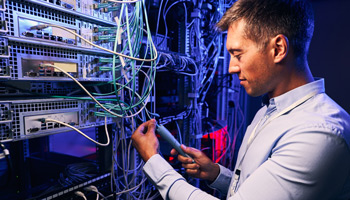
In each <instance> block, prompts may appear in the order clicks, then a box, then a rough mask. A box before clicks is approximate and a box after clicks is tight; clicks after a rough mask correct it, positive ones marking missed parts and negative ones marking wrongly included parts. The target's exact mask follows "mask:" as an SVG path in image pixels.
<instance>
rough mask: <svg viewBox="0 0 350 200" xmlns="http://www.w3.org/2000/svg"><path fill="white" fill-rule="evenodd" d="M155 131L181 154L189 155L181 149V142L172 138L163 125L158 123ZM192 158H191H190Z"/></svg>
mask: <svg viewBox="0 0 350 200" xmlns="http://www.w3.org/2000/svg"><path fill="white" fill-rule="evenodd" d="M156 131H157V133H158V134H159V135H160V136H162V138H163V139H164V140H166V141H167V142H168V143H170V144H171V146H173V147H174V149H176V151H177V152H178V153H179V154H181V155H182V156H185V157H189V158H191V157H190V156H189V155H187V154H186V153H185V152H184V151H183V150H182V149H181V144H180V143H179V142H178V141H177V140H176V139H175V138H174V136H173V135H172V134H171V133H170V132H169V131H168V129H166V128H165V127H164V126H163V125H158V124H157V129H156ZM192 160H193V159H192Z"/></svg>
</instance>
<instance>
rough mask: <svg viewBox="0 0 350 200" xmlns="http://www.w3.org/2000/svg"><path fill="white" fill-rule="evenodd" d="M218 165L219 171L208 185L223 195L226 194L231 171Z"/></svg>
mask: <svg viewBox="0 0 350 200" xmlns="http://www.w3.org/2000/svg"><path fill="white" fill-rule="evenodd" d="M218 165H219V164H218ZM219 167H220V173H219V175H218V177H217V178H216V179H215V180H214V182H212V183H211V184H210V185H209V187H211V188H213V189H216V190H218V191H219V192H221V193H222V194H224V195H227V191H228V189H229V186H230V182H231V179H232V174H233V172H232V171H231V170H229V169H227V168H226V167H223V166H222V165H219Z"/></svg>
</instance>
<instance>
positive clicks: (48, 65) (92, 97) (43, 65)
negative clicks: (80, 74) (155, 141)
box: [40, 64, 124, 117]
mask: <svg viewBox="0 0 350 200" xmlns="http://www.w3.org/2000/svg"><path fill="white" fill-rule="evenodd" d="M40 66H42V67H54V68H56V69H58V70H60V71H61V72H63V73H64V74H65V75H66V76H68V77H69V78H71V79H72V80H73V81H74V82H75V83H76V84H78V85H79V86H80V87H81V88H82V89H83V90H84V91H85V92H86V94H87V95H89V97H91V99H92V100H94V101H95V102H96V103H97V104H98V105H99V106H101V108H102V109H104V110H105V111H107V112H108V113H109V114H111V115H114V116H117V117H124V116H123V115H118V114H116V113H114V112H111V111H110V110H108V109H107V108H105V107H104V106H103V105H102V104H101V103H100V102H99V101H97V100H96V99H95V97H94V96H92V94H90V92H89V91H88V90H87V89H86V88H85V87H84V86H83V85H82V84H80V82H79V81H78V80H77V79H75V78H74V77H73V76H72V75H70V74H69V73H67V72H66V71H64V70H63V69H61V68H59V67H57V66H55V65H51V64H42V65H40Z"/></svg>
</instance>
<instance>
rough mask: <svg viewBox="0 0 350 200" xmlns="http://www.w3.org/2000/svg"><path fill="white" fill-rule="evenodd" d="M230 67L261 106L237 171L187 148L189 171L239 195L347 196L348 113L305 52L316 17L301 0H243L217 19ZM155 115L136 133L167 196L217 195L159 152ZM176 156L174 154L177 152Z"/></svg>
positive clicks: (310, 199) (280, 199)
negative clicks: (184, 174) (192, 182)
mask: <svg viewBox="0 0 350 200" xmlns="http://www.w3.org/2000/svg"><path fill="white" fill-rule="evenodd" d="M217 26H218V28H220V29H221V30H223V31H225V30H227V31H228V32H227V50H228V51H229V52H230V54H231V61H230V66H229V72H230V73H232V74H237V75H238V78H239V79H240V81H241V82H240V83H241V85H242V86H243V87H244V88H245V90H246V91H247V93H248V94H249V95H251V96H260V95H264V97H263V100H264V104H265V105H264V106H263V107H262V108H261V109H260V110H259V111H258V112H257V114H256V115H255V118H254V119H253V121H252V123H251V125H250V126H249V127H248V128H247V131H246V134H245V136H244V139H243V142H242V145H241V148H240V150H239V153H238V158H237V164H236V166H235V170H234V172H231V171H230V170H228V169H226V168H224V167H222V166H220V165H217V164H214V163H213V162H211V161H210V159H209V158H207V157H206V156H205V155H204V154H203V153H202V152H200V151H199V150H196V149H193V148H189V147H188V148H187V147H184V146H182V148H183V150H184V152H185V153H187V154H188V155H190V156H191V157H192V158H193V159H194V160H195V163H193V162H192V160H191V159H190V158H186V157H183V156H181V155H179V156H178V159H179V160H180V161H181V162H182V163H183V167H184V168H186V172H187V173H188V174H190V175H192V176H194V177H198V178H202V179H205V180H208V181H211V184H210V186H211V187H213V188H216V189H218V190H219V191H221V192H223V193H224V194H227V198H228V199H230V200H231V199H232V200H237V199H244V200H250V199H252V200H254V199H258V200H265V199H267V200H274V199H276V200H285V199H305V200H314V199H317V200H320V199H344V200H348V199H350V151H349V146H350V116H349V115H348V114H347V113H346V112H345V111H344V110H343V109H342V108H341V107H340V106H338V105H337V104H336V103H335V102H334V101H332V100H331V99H330V98H329V97H328V96H327V95H326V94H325V92H324V80H323V79H318V80H315V79H314V78H313V77H312V74H311V72H310V70H309V66H308V62H307V53H308V49H309V44H310V41H311V38H312V34H313V27H314V18H313V13H312V8H311V6H310V4H309V3H307V2H306V1H303V0H238V1H237V2H236V3H235V4H234V5H233V7H231V8H230V9H229V10H228V11H227V12H226V13H225V15H224V16H223V17H222V19H221V20H220V22H219V23H218V24H217ZM155 124H156V122H155V120H150V121H148V122H145V123H144V124H142V125H141V126H140V127H139V128H138V129H137V130H136V131H135V133H134V134H133V135H132V139H133V144H134V146H135V148H136V149H137V150H138V151H139V153H140V155H141V157H142V158H143V159H144V161H145V162H146V164H145V166H144V172H145V173H146V175H147V176H148V177H149V179H150V180H151V181H152V182H153V184H154V185H156V187H157V188H158V189H159V191H160V193H161V195H162V197H163V198H164V199H179V200H183V199H201V200H202V199H215V198H214V197H212V196H210V195H209V194H207V193H205V192H203V191H200V190H199V189H197V188H195V187H193V186H191V185H189V184H188V183H187V182H186V181H185V180H184V178H182V176H180V175H179V174H178V173H176V172H175V170H173V169H172V167H171V166H170V165H169V164H168V163H167V162H166V161H165V160H164V159H163V158H162V157H161V156H159V154H158V152H157V149H158V146H159V144H158V140H157V138H156V137H155V134H154V130H155ZM172 154H176V151H175V150H172Z"/></svg>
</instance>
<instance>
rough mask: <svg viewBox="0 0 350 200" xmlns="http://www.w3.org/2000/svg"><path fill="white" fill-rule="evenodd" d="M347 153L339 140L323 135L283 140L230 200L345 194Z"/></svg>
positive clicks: (320, 197)
mask: <svg viewBox="0 0 350 200" xmlns="http://www.w3.org/2000/svg"><path fill="white" fill-rule="evenodd" d="M349 168H350V153H349V149H348V147H347V145H346V143H345V141H344V139H343V138H342V137H339V136H337V135H335V134H330V133H327V132H324V131H304V132H301V133H300V132H299V133H295V134H291V135H288V136H284V137H283V138H281V139H280V141H278V142H277V144H276V146H275V148H273V149H272V152H271V156H270V158H268V160H267V161H266V162H264V163H263V164H262V165H261V166H260V167H259V168H257V169H256V170H255V171H254V172H253V173H252V174H250V176H249V177H248V178H247V179H246V180H245V181H244V183H242V185H240V187H239V188H238V190H237V191H236V193H235V195H234V196H232V197H230V198H229V199H230V200H255V199H269V200H280V199H284V200H292V199H298V200H304V199H305V200H309V199H317V200H326V199H334V197H336V196H338V195H339V194H340V193H341V192H342V191H343V190H344V183H345V182H346V180H347V179H349Z"/></svg>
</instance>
